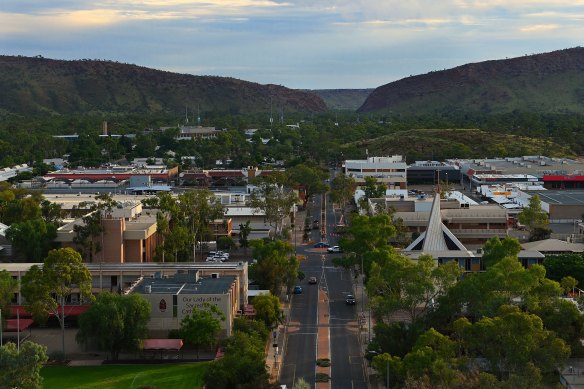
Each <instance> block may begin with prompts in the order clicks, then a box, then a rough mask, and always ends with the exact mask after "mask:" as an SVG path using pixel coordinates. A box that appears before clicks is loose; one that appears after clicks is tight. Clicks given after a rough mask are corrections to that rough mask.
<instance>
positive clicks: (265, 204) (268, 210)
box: [249, 180, 298, 236]
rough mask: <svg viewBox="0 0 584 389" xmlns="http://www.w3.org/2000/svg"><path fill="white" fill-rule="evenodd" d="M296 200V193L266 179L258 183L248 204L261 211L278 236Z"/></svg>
mask: <svg viewBox="0 0 584 389" xmlns="http://www.w3.org/2000/svg"><path fill="white" fill-rule="evenodd" d="M297 200H298V197H297V196H296V193H294V192H292V191H290V190H287V189H286V188H284V186H283V185H281V184H278V183H274V182H272V181H270V180H267V181H261V182H259V183H258V186H257V188H256V190H254V191H253V192H252V193H251V196H250V200H249V205H250V206H251V207H252V208H254V210H255V211H256V212H258V211H261V212H263V213H264V217H265V219H266V221H267V222H268V223H269V224H270V225H271V226H273V227H274V229H275V233H276V236H280V235H281V234H282V229H283V225H284V220H285V219H286V217H287V216H288V215H289V214H290V212H291V211H292V206H293V205H294V204H295V203H296V201H297Z"/></svg>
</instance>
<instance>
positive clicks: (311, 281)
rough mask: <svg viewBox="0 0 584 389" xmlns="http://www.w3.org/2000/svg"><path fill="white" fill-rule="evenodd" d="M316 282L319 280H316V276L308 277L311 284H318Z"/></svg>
mask: <svg viewBox="0 0 584 389" xmlns="http://www.w3.org/2000/svg"><path fill="white" fill-rule="evenodd" d="M316 282H317V281H316V277H310V278H309V279H308V283H309V284H316Z"/></svg>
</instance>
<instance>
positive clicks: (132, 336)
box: [76, 292, 150, 361]
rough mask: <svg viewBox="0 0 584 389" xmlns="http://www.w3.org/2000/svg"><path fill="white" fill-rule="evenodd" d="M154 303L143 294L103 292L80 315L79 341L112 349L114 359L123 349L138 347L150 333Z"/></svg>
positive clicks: (102, 348) (100, 348)
mask: <svg viewBox="0 0 584 389" xmlns="http://www.w3.org/2000/svg"><path fill="white" fill-rule="evenodd" d="M149 319H150V304H149V303H148V301H146V300H145V299H144V298H143V297H142V296H141V295H138V294H129V295H119V294H115V293H107V292H105V293H100V294H99V295H98V296H97V299H96V301H95V302H94V303H93V304H91V306H90V307H89V309H88V310H87V312H85V313H83V314H82V315H81V316H80V317H79V331H78V332H77V335H76V339H77V342H79V343H81V344H85V345H88V346H92V345H93V346H96V347H97V348H98V349H99V350H103V351H108V352H109V353H110V355H111V358H112V360H114V361H116V360H118V359H119V356H120V352H122V351H136V350H138V349H139V346H140V341H141V340H142V339H145V338H147V337H148V327H147V324H148V320H149Z"/></svg>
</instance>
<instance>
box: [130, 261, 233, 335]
mask: <svg viewBox="0 0 584 389" xmlns="http://www.w3.org/2000/svg"><path fill="white" fill-rule="evenodd" d="M239 290H240V288H239V285H238V279H237V278H236V277H234V276H220V275H219V274H214V275H212V276H208V277H203V276H202V275H201V274H200V272H199V271H198V270H191V271H188V272H186V273H181V272H177V273H176V274H174V275H170V276H164V277H163V276H161V275H155V276H154V277H147V278H141V279H139V280H138V281H137V282H136V283H135V284H134V285H133V286H132V288H130V289H129V290H128V291H127V293H138V294H140V295H142V297H144V298H145V299H146V300H147V301H148V302H149V303H150V307H151V312H150V322H149V324H148V328H149V330H150V333H151V334H153V333H159V334H160V335H161V336H165V335H168V330H172V329H178V328H180V323H181V321H182V320H183V319H184V318H185V317H187V316H189V315H190V314H192V312H193V311H194V310H197V309H202V308H203V307H204V306H205V304H209V305H214V306H216V307H218V308H219V310H220V311H221V312H222V313H223V314H224V315H225V321H223V322H222V323H221V327H222V330H223V331H222V334H221V335H222V336H223V337H225V336H230V335H231V332H232V328H233V319H234V318H235V316H236V315H237V312H238V311H240V305H239V301H240V296H239Z"/></svg>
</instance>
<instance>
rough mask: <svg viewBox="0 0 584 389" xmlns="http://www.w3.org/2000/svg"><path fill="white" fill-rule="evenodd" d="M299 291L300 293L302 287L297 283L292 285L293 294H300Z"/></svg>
mask: <svg viewBox="0 0 584 389" xmlns="http://www.w3.org/2000/svg"><path fill="white" fill-rule="evenodd" d="M300 293H302V287H301V286H299V285H296V286H295V287H294V294H300Z"/></svg>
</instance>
